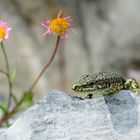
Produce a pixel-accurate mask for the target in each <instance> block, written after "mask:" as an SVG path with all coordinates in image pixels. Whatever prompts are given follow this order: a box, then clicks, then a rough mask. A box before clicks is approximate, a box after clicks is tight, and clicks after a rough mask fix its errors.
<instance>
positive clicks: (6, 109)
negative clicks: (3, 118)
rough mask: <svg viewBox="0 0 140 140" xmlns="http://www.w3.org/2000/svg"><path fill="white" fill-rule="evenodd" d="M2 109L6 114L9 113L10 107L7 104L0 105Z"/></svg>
mask: <svg viewBox="0 0 140 140" xmlns="http://www.w3.org/2000/svg"><path fill="white" fill-rule="evenodd" d="M0 109H1V110H2V113H3V114H5V112H7V111H8V106H7V103H6V102H2V103H0Z"/></svg>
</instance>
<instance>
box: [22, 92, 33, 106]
mask: <svg viewBox="0 0 140 140" xmlns="http://www.w3.org/2000/svg"><path fill="white" fill-rule="evenodd" d="M24 94H25V95H24V100H23V103H22V105H23V107H24V108H28V107H30V106H32V105H33V92H32V91H28V92H26V93H24Z"/></svg>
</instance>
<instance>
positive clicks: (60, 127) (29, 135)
mask: <svg viewBox="0 0 140 140" xmlns="http://www.w3.org/2000/svg"><path fill="white" fill-rule="evenodd" d="M139 98H140V97H139V96H137V95H134V94H132V93H130V91H121V92H119V93H116V94H113V95H110V96H106V97H100V98H95V99H86V100H80V99H77V98H72V97H71V96H70V95H68V94H66V93H63V92H61V91H51V92H50V93H49V95H48V96H47V97H46V98H44V99H42V100H41V101H39V102H38V103H37V104H36V105H34V106H33V107H31V108H30V109H28V110H27V111H25V112H24V113H23V114H22V115H21V116H20V117H19V118H18V119H17V121H16V122H15V123H14V124H13V125H12V126H11V127H10V128H8V129H6V130H3V131H0V140H140V117H139V116H140V109H139V106H140V101H139Z"/></svg>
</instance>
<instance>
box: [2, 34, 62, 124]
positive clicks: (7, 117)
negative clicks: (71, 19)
mask: <svg viewBox="0 0 140 140" xmlns="http://www.w3.org/2000/svg"><path fill="white" fill-rule="evenodd" d="M59 43H60V36H58V37H57V41H56V46H55V49H54V51H53V54H52V56H51V58H50V60H49V61H48V63H47V64H46V65H45V66H44V68H43V69H42V71H41V72H40V74H39V75H38V77H37V78H36V80H35V81H34V82H33V84H32V86H31V87H30V88H29V89H28V90H27V91H26V92H25V93H24V95H23V96H22V98H21V99H20V100H19V101H18V103H17V104H16V106H15V107H14V108H13V109H12V110H11V111H10V112H7V114H5V115H4V116H3V117H2V118H1V120H0V126H1V125H2V123H3V122H7V120H8V119H9V118H10V117H11V116H12V115H13V114H14V113H15V112H16V111H17V109H18V107H19V106H20V105H21V104H22V102H23V101H24V98H25V97H26V95H27V94H29V92H31V91H32V90H33V88H34V87H35V85H36V84H37V82H38V81H39V79H40V78H41V76H42V75H43V73H44V72H45V71H46V69H47V68H48V67H49V66H50V64H51V63H52V61H53V59H54V57H55V55H56V52H57V49H58V47H59Z"/></svg>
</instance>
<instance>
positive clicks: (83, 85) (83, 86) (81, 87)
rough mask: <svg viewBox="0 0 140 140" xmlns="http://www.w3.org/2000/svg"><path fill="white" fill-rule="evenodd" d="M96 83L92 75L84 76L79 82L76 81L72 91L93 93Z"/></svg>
mask: <svg viewBox="0 0 140 140" xmlns="http://www.w3.org/2000/svg"><path fill="white" fill-rule="evenodd" d="M94 86H95V85H94V82H93V78H92V75H83V76H81V78H80V80H79V81H76V82H75V83H74V85H73V86H72V89H73V90H75V91H76V92H82V91H92V90H93V89H94Z"/></svg>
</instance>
